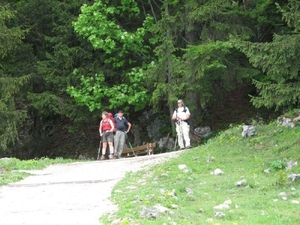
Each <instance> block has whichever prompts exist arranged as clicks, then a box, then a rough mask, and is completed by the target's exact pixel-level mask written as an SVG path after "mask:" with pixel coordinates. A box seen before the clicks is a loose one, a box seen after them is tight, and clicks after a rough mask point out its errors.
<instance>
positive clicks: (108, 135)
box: [102, 132, 114, 142]
mask: <svg viewBox="0 0 300 225" xmlns="http://www.w3.org/2000/svg"><path fill="white" fill-rule="evenodd" d="M102 142H114V134H113V132H104V133H103V135H102Z"/></svg>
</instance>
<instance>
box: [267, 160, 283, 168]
mask: <svg viewBox="0 0 300 225" xmlns="http://www.w3.org/2000/svg"><path fill="white" fill-rule="evenodd" d="M270 166H271V168H273V169H274V170H283V169H285V167H286V162H284V161H283V160H274V161H272V162H271V163H270Z"/></svg>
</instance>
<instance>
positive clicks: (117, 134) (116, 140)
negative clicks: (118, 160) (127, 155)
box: [114, 131, 120, 157]
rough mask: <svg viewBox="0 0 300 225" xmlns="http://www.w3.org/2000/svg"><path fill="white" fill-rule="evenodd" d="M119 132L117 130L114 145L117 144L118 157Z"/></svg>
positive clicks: (117, 152)
mask: <svg viewBox="0 0 300 225" xmlns="http://www.w3.org/2000/svg"><path fill="white" fill-rule="evenodd" d="M119 132H120V131H116V134H115V137H114V146H115V155H116V156H117V157H118V155H119Z"/></svg>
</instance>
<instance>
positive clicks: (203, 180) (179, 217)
mask: <svg viewBox="0 0 300 225" xmlns="http://www.w3.org/2000/svg"><path fill="white" fill-rule="evenodd" d="M253 124H254V125H255V127H256V133H255V135H254V136H252V137H247V138H242V136H241V132H242V126H241V125H239V126H234V127H230V128H229V129H228V130H226V131H224V132H221V133H220V134H218V135H217V136H216V137H214V138H212V139H210V140H209V141H208V142H207V143H206V144H204V145H201V146H199V147H196V148H193V149H190V150H187V151H185V152H183V154H182V155H181V156H180V157H178V158H176V159H172V160H171V161H169V162H167V163H165V164H162V165H159V166H155V167H153V168H151V169H147V171H143V172H139V173H130V174H127V177H126V179H124V180H123V181H122V182H120V183H118V184H117V186H116V187H115V189H114V191H113V196H112V199H113V200H114V201H115V203H117V204H118V205H119V211H118V212H117V214H116V215H114V216H110V217H109V216H106V217H102V218H101V220H102V221H103V223H104V224H111V221H115V222H116V224H118V223H117V222H119V224H143V225H144V224H180V225H182V224H215V225H217V224H218V225H226V224H228V225H229V224H230V225H233V224H235V225H238V224H239V225H241V224H245V225H257V224H264V225H267V224H270V225H271V224H272V225H275V224H278V225H279V224H280V225H281V224H289V225H293V224H295V225H296V224H299V221H300V214H299V210H300V204H299V202H300V179H299V180H296V181H292V180H291V179H289V178H288V176H289V175H290V174H300V168H299V165H297V163H296V162H299V160H300V154H299V146H300V127H299V126H296V127H294V128H290V127H285V126H279V125H277V122H276V121H274V122H271V123H269V124H264V123H260V122H253ZM216 169H220V170H221V171H223V172H224V174H222V175H214V174H213V172H214V171H215V170H216ZM215 172H217V171H215Z"/></svg>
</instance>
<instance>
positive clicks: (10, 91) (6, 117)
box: [0, 5, 30, 153]
mask: <svg viewBox="0 0 300 225" xmlns="http://www.w3.org/2000/svg"><path fill="white" fill-rule="evenodd" d="M13 17H14V12H13V11H11V10H10V8H9V7H8V6H3V5H0V40H1V42H0V55H1V57H0V153H3V152H5V151H6V150H7V146H8V145H9V144H12V143H14V142H15V141H16V139H17V136H18V129H17V127H18V125H20V123H21V122H22V121H23V120H24V119H25V118H26V114H25V113H26V112H25V111H24V110H18V109H16V106H15V97H14V96H15V95H16V94H17V93H18V92H19V90H20V88H21V86H23V85H24V84H25V83H26V82H27V81H28V79H29V78H30V76H28V75H27V76H24V74H22V75H21V76H20V77H12V76H11V74H8V73H7V71H6V70H5V60H6V57H9V56H10V55H9V54H11V51H13V50H14V49H16V46H18V44H20V42H21V39H22V38H23V35H24V33H23V31H22V30H21V29H20V28H19V27H13V26H12V27H10V26H8V25H7V24H8V22H9V20H11V19H12V18H13Z"/></svg>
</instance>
